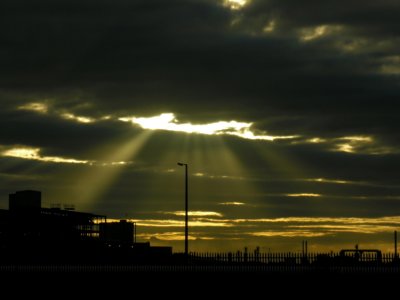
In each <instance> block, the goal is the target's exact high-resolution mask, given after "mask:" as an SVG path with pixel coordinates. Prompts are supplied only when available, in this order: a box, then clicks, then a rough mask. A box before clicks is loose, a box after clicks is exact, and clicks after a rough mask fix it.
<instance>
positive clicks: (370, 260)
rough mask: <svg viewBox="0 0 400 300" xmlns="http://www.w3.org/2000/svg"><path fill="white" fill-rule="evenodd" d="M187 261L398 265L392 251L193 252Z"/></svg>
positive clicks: (200, 262) (298, 264)
mask: <svg viewBox="0 0 400 300" xmlns="http://www.w3.org/2000/svg"><path fill="white" fill-rule="evenodd" d="M188 262H189V263H190V264H196V265H244V264H246V265H294V266H300V265H313V266H349V265H364V266H374V265H379V266H389V265H390V266H393V265H395V266H399V265H400V261H399V257H398V256H396V255H395V254H394V253H383V254H381V253H362V252H361V251H360V252H359V253H358V252H354V253H350V254H349V253H347V254H343V253H334V252H330V253H307V254H305V253H294V252H282V253H272V252H271V253H260V252H241V251H238V252H192V253H190V255H189V258H188Z"/></svg>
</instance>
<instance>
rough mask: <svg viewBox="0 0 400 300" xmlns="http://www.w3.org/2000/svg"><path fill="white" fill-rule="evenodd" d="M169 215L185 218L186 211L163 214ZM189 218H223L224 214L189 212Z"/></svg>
mask: <svg viewBox="0 0 400 300" xmlns="http://www.w3.org/2000/svg"><path fill="white" fill-rule="evenodd" d="M162 213H163V214H167V215H175V216H184V215H185V212H184V211H165V212H162ZM188 214H189V216H193V217H222V214H221V213H219V212H216V211H189V213H188Z"/></svg>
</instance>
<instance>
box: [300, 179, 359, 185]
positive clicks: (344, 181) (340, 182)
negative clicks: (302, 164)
mask: <svg viewBox="0 0 400 300" xmlns="http://www.w3.org/2000/svg"><path fill="white" fill-rule="evenodd" d="M306 181H311V182H322V183H337V184H350V183H351V182H350V181H346V180H335V179H326V178H311V179H306Z"/></svg>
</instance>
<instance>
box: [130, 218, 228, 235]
mask: <svg viewBox="0 0 400 300" xmlns="http://www.w3.org/2000/svg"><path fill="white" fill-rule="evenodd" d="M129 221H131V222H136V224H137V225H138V226H143V227H183V226H185V222H184V221H183V220H159V219H150V220H139V219H136V220H129ZM189 225H190V227H231V226H233V224H230V223H228V222H226V221H225V220H222V221H218V220H202V219H195V220H190V222H189ZM181 235H182V233H181Z"/></svg>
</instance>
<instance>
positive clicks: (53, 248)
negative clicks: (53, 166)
mask: <svg viewBox="0 0 400 300" xmlns="http://www.w3.org/2000/svg"><path fill="white" fill-rule="evenodd" d="M70 207H72V206H71V205H68V206H65V205H64V209H61V205H59V206H56V207H52V208H43V207H41V192H39V191H30V190H26V191H18V192H16V193H14V194H10V195H9V210H4V209H3V210H0V265H1V264H4V263H17V264H21V263H22V264H23V263H28V264H31V263H96V264H97V263H121V264H126V263H152V262H155V261H157V262H165V261H166V260H168V259H169V257H170V256H171V255H172V248H171V247H151V246H150V244H149V243H136V238H135V233H136V229H135V228H136V226H135V224H134V223H132V222H127V221H126V220H121V221H120V222H114V223H107V218H106V216H103V215H96V214H92V213H86V212H77V211H75V210H72V209H70Z"/></svg>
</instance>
